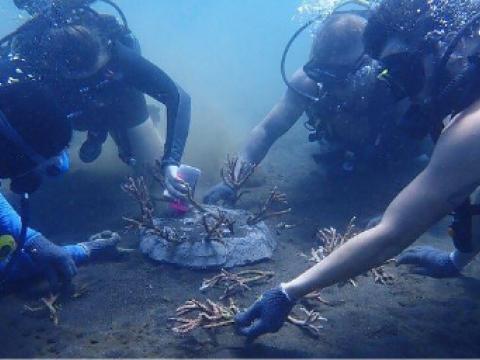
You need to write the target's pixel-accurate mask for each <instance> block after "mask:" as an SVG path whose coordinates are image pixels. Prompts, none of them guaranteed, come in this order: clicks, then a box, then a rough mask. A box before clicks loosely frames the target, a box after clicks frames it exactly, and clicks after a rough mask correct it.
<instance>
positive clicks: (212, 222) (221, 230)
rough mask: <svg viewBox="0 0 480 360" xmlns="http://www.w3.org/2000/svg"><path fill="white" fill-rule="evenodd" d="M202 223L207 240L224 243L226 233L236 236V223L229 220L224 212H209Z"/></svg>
mask: <svg viewBox="0 0 480 360" xmlns="http://www.w3.org/2000/svg"><path fill="white" fill-rule="evenodd" d="M202 223H203V226H204V228H205V231H206V233H207V236H206V240H218V241H223V239H224V236H225V231H227V232H228V233H230V234H232V235H233V234H234V225H235V221H234V220H231V219H229V218H228V216H227V214H226V213H225V212H224V211H221V210H218V214H217V215H216V214H214V213H212V212H207V213H205V214H203V216H202Z"/></svg>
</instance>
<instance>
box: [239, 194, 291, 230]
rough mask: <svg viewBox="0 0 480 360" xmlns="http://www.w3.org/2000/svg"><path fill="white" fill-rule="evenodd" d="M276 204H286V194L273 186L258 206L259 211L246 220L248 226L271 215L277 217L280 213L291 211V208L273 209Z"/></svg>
mask: <svg viewBox="0 0 480 360" xmlns="http://www.w3.org/2000/svg"><path fill="white" fill-rule="evenodd" d="M276 204H284V205H287V204H288V202H287V196H286V195H285V194H283V193H281V192H279V191H278V190H277V187H275V188H273V190H272V191H270V195H269V196H268V198H267V200H265V202H264V203H263V205H262V206H261V207H260V209H259V211H258V212H257V213H256V214H254V215H253V216H251V217H250V218H249V219H248V220H247V224H248V225H250V226H253V225H256V224H258V223H259V222H261V221H264V220H267V219H269V218H272V217H277V216H281V215H285V214H288V213H290V212H291V211H292V209H290V208H289V209H285V210H280V211H273V210H272V208H273V207H274V206H275V205H276Z"/></svg>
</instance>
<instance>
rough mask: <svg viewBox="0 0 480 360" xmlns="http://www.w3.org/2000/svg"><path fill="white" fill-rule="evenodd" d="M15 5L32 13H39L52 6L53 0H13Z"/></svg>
mask: <svg viewBox="0 0 480 360" xmlns="http://www.w3.org/2000/svg"><path fill="white" fill-rule="evenodd" d="M13 2H14V4H15V6H16V7H17V8H19V9H21V10H25V11H27V12H28V13H29V14H31V15H35V14H38V13H40V12H42V11H44V10H46V9H48V8H49V7H51V6H52V4H53V2H54V1H53V0H13Z"/></svg>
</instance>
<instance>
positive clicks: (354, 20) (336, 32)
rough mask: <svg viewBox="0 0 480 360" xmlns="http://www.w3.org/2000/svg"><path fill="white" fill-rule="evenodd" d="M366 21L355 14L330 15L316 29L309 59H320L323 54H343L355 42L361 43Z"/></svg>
mask: <svg viewBox="0 0 480 360" xmlns="http://www.w3.org/2000/svg"><path fill="white" fill-rule="evenodd" d="M366 25H367V20H366V19H365V18H364V17H362V16H360V15H356V14H333V15H330V16H329V17H328V18H327V19H326V20H325V21H324V22H323V24H322V25H321V26H320V27H319V28H318V30H317V32H316V35H315V38H314V41H313V46H312V51H311V57H317V58H321V57H322V56H324V55H325V54H333V53H335V54H339V55H340V56H341V55H342V54H345V52H348V49H350V48H351V46H352V44H357V43H358V42H357V41H356V40H359V41H360V42H361V41H362V38H363V32H364V30H365V27H366Z"/></svg>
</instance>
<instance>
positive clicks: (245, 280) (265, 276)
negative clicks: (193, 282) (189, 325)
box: [200, 269, 275, 300]
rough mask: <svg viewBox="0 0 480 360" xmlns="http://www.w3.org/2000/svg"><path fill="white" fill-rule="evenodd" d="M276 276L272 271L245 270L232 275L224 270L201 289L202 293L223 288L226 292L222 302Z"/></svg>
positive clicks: (203, 284) (206, 281)
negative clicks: (215, 288)
mask: <svg viewBox="0 0 480 360" xmlns="http://www.w3.org/2000/svg"><path fill="white" fill-rule="evenodd" d="M274 275H275V273H274V272H272V271H262V270H245V271H241V272H238V273H231V272H229V271H227V270H225V269H222V271H221V272H220V274H218V275H216V276H214V277H212V278H210V279H205V280H204V281H203V283H202V286H201V287H200V291H205V290H208V289H212V288H214V287H221V288H223V289H224V292H223V295H222V296H221V297H220V300H223V299H226V298H228V297H230V296H232V295H234V294H237V293H239V292H244V291H248V290H250V289H251V288H250V286H251V285H253V284H258V283H262V282H266V281H268V280H269V279H271V278H272V277H273V276H274Z"/></svg>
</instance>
